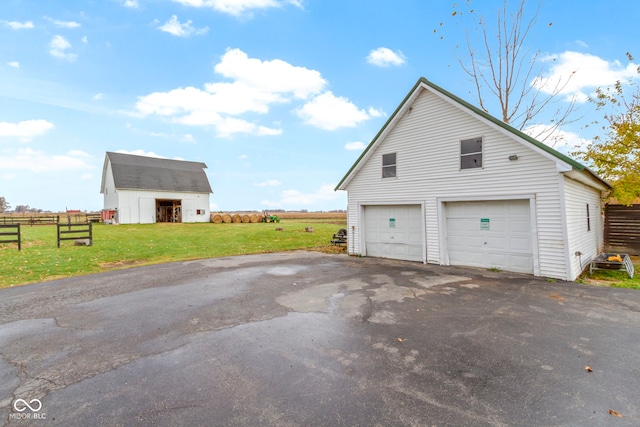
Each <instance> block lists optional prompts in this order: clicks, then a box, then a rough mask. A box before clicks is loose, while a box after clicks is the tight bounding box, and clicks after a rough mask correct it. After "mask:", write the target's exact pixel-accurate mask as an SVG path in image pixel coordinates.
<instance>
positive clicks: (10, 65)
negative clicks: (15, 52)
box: [7, 61, 20, 68]
mask: <svg viewBox="0 0 640 427" xmlns="http://www.w3.org/2000/svg"><path fill="white" fill-rule="evenodd" d="M7 65H8V66H9V67H13V68H20V63H19V62H18V61H10V62H7Z"/></svg>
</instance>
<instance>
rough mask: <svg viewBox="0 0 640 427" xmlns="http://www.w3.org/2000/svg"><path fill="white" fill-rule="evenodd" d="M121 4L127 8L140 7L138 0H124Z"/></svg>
mask: <svg viewBox="0 0 640 427" xmlns="http://www.w3.org/2000/svg"><path fill="white" fill-rule="evenodd" d="M122 5H123V6H124V7H127V8H129V9H138V8H139V7H140V5H139V4H138V0H124V1H123V2H122Z"/></svg>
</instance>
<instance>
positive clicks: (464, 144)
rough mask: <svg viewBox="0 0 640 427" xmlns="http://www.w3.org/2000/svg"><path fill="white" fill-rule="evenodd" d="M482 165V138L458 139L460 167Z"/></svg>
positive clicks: (468, 167) (469, 167)
mask: <svg viewBox="0 0 640 427" xmlns="http://www.w3.org/2000/svg"><path fill="white" fill-rule="evenodd" d="M481 167H482V138H473V139H465V140H463V141H460V169H474V168H481Z"/></svg>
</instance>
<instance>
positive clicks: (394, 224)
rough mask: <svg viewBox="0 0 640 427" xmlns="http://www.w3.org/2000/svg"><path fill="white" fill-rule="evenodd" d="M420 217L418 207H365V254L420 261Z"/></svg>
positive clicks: (421, 241)
mask: <svg viewBox="0 0 640 427" xmlns="http://www.w3.org/2000/svg"><path fill="white" fill-rule="evenodd" d="M422 218H423V216H422V207H421V206H420V205H383V206H365V207H364V219H365V220H364V229H365V248H366V255H367V256H375V257H381V258H393V259H403V260H407V261H423V259H424V255H423V254H424V231H423V230H424V227H423V223H424V220H423V219H422Z"/></svg>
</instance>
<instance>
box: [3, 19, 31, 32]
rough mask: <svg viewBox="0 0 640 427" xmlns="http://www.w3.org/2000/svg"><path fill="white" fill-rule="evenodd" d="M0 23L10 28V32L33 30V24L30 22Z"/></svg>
mask: <svg viewBox="0 0 640 427" xmlns="http://www.w3.org/2000/svg"><path fill="white" fill-rule="evenodd" d="M0 22H2V23H3V24H4V25H6V26H7V27H9V28H11V29H12V30H30V29H32V28H34V25H33V22H31V21H25V22H18V21H0Z"/></svg>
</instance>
